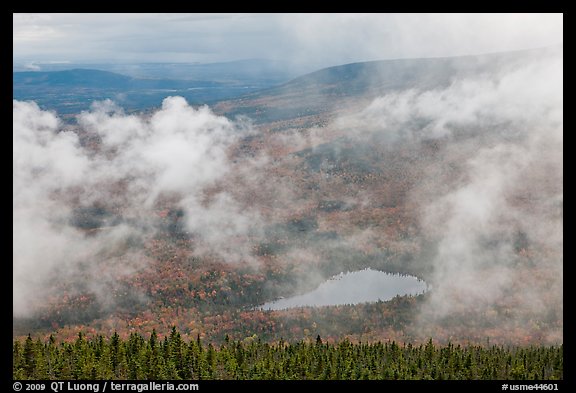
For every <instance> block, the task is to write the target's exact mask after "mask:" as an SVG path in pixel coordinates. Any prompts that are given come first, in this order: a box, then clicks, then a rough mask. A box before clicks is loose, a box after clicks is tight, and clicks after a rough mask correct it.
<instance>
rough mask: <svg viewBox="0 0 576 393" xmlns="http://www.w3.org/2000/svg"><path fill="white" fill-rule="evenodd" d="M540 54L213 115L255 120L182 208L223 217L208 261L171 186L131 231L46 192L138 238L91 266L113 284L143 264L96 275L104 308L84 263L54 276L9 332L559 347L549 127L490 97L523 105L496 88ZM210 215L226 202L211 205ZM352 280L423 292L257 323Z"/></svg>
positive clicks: (358, 82) (367, 68) (279, 96)
mask: <svg viewBox="0 0 576 393" xmlns="http://www.w3.org/2000/svg"><path fill="white" fill-rule="evenodd" d="M553 52H554V51H548V50H540V51H526V52H516V53H504V54H494V55H484V56H467V57H458V58H443V59H415V60H391V61H382V62H371V63H358V64H350V65H344V66H338V67H332V68H328V69H324V70H320V71H318V72H315V73H312V74H309V75H305V76H302V77H300V78H297V79H294V80H292V81H290V82H288V83H286V84H284V85H282V86H279V87H275V88H271V89H266V90H262V91H258V92H253V93H250V94H247V95H245V96H242V97H241V98H237V99H233V100H228V101H223V102H220V103H218V104H217V105H215V106H214V111H215V113H217V114H222V115H226V116H227V117H229V118H235V117H237V116H239V117H238V119H239V121H242V118H243V116H247V117H248V118H250V119H251V121H252V122H253V124H255V131H254V132H252V133H250V134H248V135H242V136H241V137H238V139H237V140H235V142H234V143H233V144H231V145H230V146H227V149H226V157H227V160H228V162H229V163H230V164H229V165H230V170H227V171H224V174H223V175H222V176H220V177H218V178H217V179H216V180H215V181H211V182H208V183H207V184H206V185H204V184H202V187H200V186H198V187H197V188H198V189H200V190H199V191H198V193H199V194H200V195H201V198H200V199H201V201H200V202H199V203H198V204H197V205H194V209H196V210H201V209H202V208H203V207H204V208H205V207H210V206H217V207H218V208H219V209H222V210H223V211H227V212H230V217H229V218H227V217H224V218H222V220H223V221H224V222H226V225H220V226H218V227H217V228H218V231H220V232H222V233H226V234H228V233H232V235H229V236H228V235H227V236H226V237H225V238H224V239H225V242H223V243H218V245H219V246H221V248H214V247H213V248H210V247H209V246H210V244H213V243H210V241H212V240H213V239H212V237H210V236H216V235H217V233H216V234H213V233H212V232H210V229H211V228H210V225H211V223H213V221H210V220H205V221H202V220H204V219H205V218H204V217H200V218H198V222H199V223H194V222H193V223H191V222H190V217H192V214H193V212H191V211H190V210H186V209H185V208H183V207H182V206H183V204H182V203H181V201H182V198H183V197H182V195H180V194H185V192H183V191H179V190H178V189H175V190H176V191H174V190H170V192H165V193H163V194H161V196H160V197H158V198H157V199H155V200H154V203H153V204H152V207H151V208H150V209H151V210H150V214H149V215H148V216H145V217H142V216H139V215H137V214H135V213H134V212H133V206H130V204H129V203H128V202H127V201H130V199H128V198H126V199H121V198H119V199H114V198H109V199H105V198H103V199H102V200H96V201H95V202H94V203H93V204H91V205H89V206H85V202H83V201H82V200H81V198H78V199H75V198H74V197H73V196H72V195H73V193H72V192H71V193H70V194H65V193H64V194H65V197H66V198H68V199H69V200H70V204H71V209H72V216H71V217H72V219H71V221H70V225H71V226H72V227H74V228H75V230H78V231H80V232H81V233H82V234H83V236H86V237H90V236H93V237H97V236H99V234H100V233H102V232H105V231H107V230H110V228H117V227H119V226H120V225H128V226H133V227H139V228H140V227H142V228H148V226H150V227H154V228H155V231H151V233H152V234H151V235H149V236H148V235H147V236H146V237H143V238H136V239H130V241H126V242H124V243H122V244H121V245H118V246H117V248H114V249H112V250H108V251H107V252H109V254H105V257H104V258H103V259H102V260H101V261H100V262H99V264H100V265H99V266H98V269H97V270H96V271H98V272H99V273H102V276H113V275H114V274H115V273H116V272H119V271H120V270H121V269H120V268H119V265H121V264H122V263H123V262H126V263H129V262H130V261H131V259H130V255H131V254H130V251H131V250H137V258H138V260H140V261H145V263H140V264H139V265H138V268H137V269H135V270H134V271H133V272H131V273H130V274H126V275H123V276H120V277H121V278H120V279H117V280H114V281H106V282H105V283H104V284H103V286H104V287H105V288H104V291H105V293H106V297H105V298H104V300H103V299H102V296H101V295H100V292H99V291H97V290H94V289H93V288H92V287H91V285H90V282H91V280H93V276H92V274H94V271H93V270H91V269H90V267H88V266H86V267H83V268H82V269H78V270H77V271H76V272H75V273H74V276H73V278H74V279H73V280H67V281H66V282H62V281H58V279H57V278H54V287H55V288H56V289H57V290H55V291H53V292H52V293H51V296H50V297H49V298H48V302H47V303H46V304H43V305H42V306H41V307H39V309H38V311H37V312H36V313H35V314H34V315H33V316H31V317H29V318H21V319H18V320H15V322H14V334H15V335H16V336H18V335H23V334H26V333H27V332H28V331H29V330H30V329H35V331H36V332H38V334H46V335H47V334H48V332H53V331H57V332H58V334H59V335H60V336H61V337H63V338H72V337H74V336H75V335H76V332H77V331H78V330H79V329H81V330H84V331H85V332H87V333H88V334H89V335H90V334H92V335H94V334H97V333H102V332H103V333H105V334H112V333H113V332H114V331H118V332H119V333H120V335H121V336H124V337H127V336H128V335H129V334H130V333H132V332H141V333H145V332H150V331H151V330H152V329H156V330H157V331H158V332H159V333H161V334H162V333H163V334H167V333H168V331H169V330H170V329H171V327H172V326H176V327H177V328H178V329H179V331H180V332H182V333H183V335H185V336H189V337H190V338H196V336H197V335H200V336H201V337H202V338H204V337H206V338H208V339H210V340H213V341H216V342H219V341H222V340H224V337H225V336H226V335H229V336H230V337H232V338H233V339H238V340H242V339H245V338H249V337H254V335H256V336H257V337H260V338H262V339H264V340H269V341H274V340H278V339H280V338H284V339H288V340H299V339H302V338H305V339H310V340H313V339H314V338H315V337H316V336H317V335H320V336H321V337H322V338H325V339H327V340H329V341H335V340H337V339H339V338H342V337H349V338H351V339H352V340H354V341H358V340H360V341H363V342H365V341H377V340H390V339H394V340H397V341H407V342H416V343H417V342H425V341H426V340H427V339H428V338H429V337H434V338H435V339H437V340H439V341H459V342H474V343H480V344H485V343H486V338H489V339H490V342H491V343H497V342H499V343H516V344H530V343H558V342H559V341H560V342H561V340H562V324H563V320H562V290H561V274H562V267H561V262H562V258H563V256H562V250H561V247H560V248H559V247H558V245H559V244H561V229H560V235H558V228H559V227H560V228H561V223H562V198H561V196H562V170H561V168H562V167H561V156H562V153H561V149H560V151H559V150H558V146H559V144H560V146H561V139H560V140H559V141H558V132H557V131H558V129H561V127H562V123H561V120H560V121H559V120H558V118H557V117H556V115H557V111H556V112H555V111H554V110H553V109H557V108H556V107H550V108H548V107H546V106H545V105H546V104H544V105H541V106H539V107H538V106H537V107H536V109H534V110H533V112H532V113H530V115H532V116H538V117H534V118H531V117H530V116H528V114H527V113H526V111H525V109H526V104H525V103H524V101H522V100H518V103H517V101H514V100H512V101H508V100H509V96H510V94H509V92H510V91H512V92H514V93H515V92H519V94H520V95H522V93H523V90H522V89H519V88H518V87H517V85H516V84H514V83H515V81H516V80H520V81H522V82H526V78H527V77H530V76H533V75H536V76H541V75H546V76H547V77H548V76H550V71H551V70H556V68H555V67H557V64H556V63H555V62H554V61H552V60H551V64H552V65H551V66H549V64H548V63H547V62H545V61H544V62H543V65H541V64H540V63H539V61H541V59H547V58H548V57H551V58H554V56H557V53H553ZM551 53H552V54H551ZM533 64H536V65H533ZM130 81H133V80H132V79H130V80H129V79H122V78H120V79H119V80H118V81H116V80H115V79H114V80H113V81H112V82H113V83H121V84H122V83H124V84H127V85H129V84H130V83H133V82H130ZM511 81H512V82H514V83H512V82H511ZM532 81H533V82H534V83H535V84H536V82H537V81H536V80H535V79H534V80H532ZM545 85H546V84H545ZM509 86H512V87H509ZM553 86H554V85H553ZM536 87H538V89H540V90H534V91H536V92H537V93H538V94H537V95H538V96H541V97H542V100H548V101H550V100H549V98H550V97H549V96H548V95H546V94H547V93H548V91H547V90H546V89H545V86H544V87H542V86H540V85H537V84H536ZM534 91H532V90H530V89H528V90H527V93H526V94H525V95H526V96H528V97H529V98H530V99H532V98H533V96H532V95H531V94H534ZM542 92H543V93H542ZM553 92H556V90H554V91H553ZM478 97H480V98H481V100H480V101H478ZM510 102H512V105H511V108H512V109H510V107H509V106H505V105H502V103H510ZM529 102H530V103H531V102H532V101H529ZM551 105H556V104H555V102H553V103H552V104H551ZM519 109H520V110H519ZM524 116H527V117H526V118H528V120H529V121H525V120H524V119H525V117H524ZM105 119H106V118H105ZM80 123H81V122H80ZM241 124H243V123H241ZM94 127H95V126H94ZM75 133H76V135H78V136H79V143H80V145H81V146H82V147H83V148H84V149H86V151H89V152H90V154H93V155H97V156H98V155H102V156H104V157H113V156H114V154H117V152H116V151H115V150H114V149H108V150H106V149H107V147H106V145H105V143H104V142H105V138H104V137H102V136H101V135H96V134H94V133H91V131H90V129H89V128H87V129H84V128H82V126H81V125H80V126H79V127H78V128H77V129H75ZM543 135H544V136H545V137H546V139H543V138H544V136H543ZM103 140H104V142H103ZM558 159H560V163H559V161H558ZM119 162H122V161H119ZM186 163H187V164H188V165H190V164H189V163H188V161H186ZM194 164H195V163H194ZM199 167H200V166H199ZM195 174H199V175H198V176H200V175H202V171H200V170H198V172H195ZM130 175H131V176H126V178H122V179H118V180H117V182H116V183H114V184H106V185H104V186H102V188H103V189H105V190H108V191H109V193H108V194H104V195H114V196H117V195H122V193H124V192H127V191H126V190H130V189H131V183H130V182H131V181H133V179H134V178H137V175H133V174H130ZM134 183H135V184H136V186H138V185H139V183H136V182H134ZM108 191H107V192H108ZM196 191H197V189H194V192H196ZM78 192H79V191H78ZM189 192H192V191H189ZM223 195H225V197H223ZM221 201H224V202H221ZM226 201H233V202H234V206H237V207H235V208H234V209H233V210H225V209H224V208H225V207H226V206H227V205H226V204H225V202H226ZM131 209H132V210H131ZM143 210H144V208H143ZM222 210H221V211H222ZM144 211H146V212H148V210H144ZM248 213H250V214H248ZM213 216H218V215H217V214H215V213H214V214H213ZM232 216H233V217H232ZM237 216H241V217H237ZM210 219H212V216H211V217H210ZM228 221H230V222H232V221H234V224H229V223H228ZM218 223H220V222H218ZM535 223H538V226H540V228H537V227H538V226H537V225H535ZM234 225H236V226H234ZM231 227H232V229H231ZM238 228H240V229H238ZM245 228H247V229H245ZM218 231H216V232H218ZM555 236H556V237H555ZM557 236H560V240H558V238H557ZM367 267H370V268H373V269H378V270H382V271H386V272H394V273H402V274H411V275H415V276H417V277H420V278H423V279H425V280H426V281H428V282H430V283H431V285H432V288H433V289H432V291H431V292H430V293H426V294H423V295H418V296H415V297H398V298H395V299H393V300H391V301H387V302H377V303H373V304H362V305H355V306H353V305H343V306H333V307H323V308H319V309H314V308H300V309H293V310H284V311H262V310H258V309H257V306H258V305H260V304H263V303H264V302H267V301H270V300H273V299H276V298H278V297H281V296H291V295H294V294H297V293H303V292H306V291H308V290H310V289H313V288H314V287H316V286H318V285H319V284H320V283H321V282H322V281H324V280H325V279H327V278H328V277H330V276H332V275H334V274H338V273H340V272H342V271H346V270H360V269H364V268H367ZM559 285H560V287H558V286H559ZM100 290H101V289H100Z"/></svg>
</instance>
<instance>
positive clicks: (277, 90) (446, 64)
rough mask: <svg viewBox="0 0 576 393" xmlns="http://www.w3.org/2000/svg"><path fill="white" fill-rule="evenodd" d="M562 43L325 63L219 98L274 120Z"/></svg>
mask: <svg viewBox="0 0 576 393" xmlns="http://www.w3.org/2000/svg"><path fill="white" fill-rule="evenodd" d="M557 50H558V49H557V48H544V49H535V50H527V51H517V52H504V53H497V54H486V55H475V56H461V57H446V58H424V59H400V60H382V61H372V62H364V63H353V64H345V65H340V66H335V67H330V68H325V69H322V70H319V71H316V72H313V73H310V74H307V75H304V76H301V77H298V78H295V79H293V80H291V81H290V82H287V83H285V84H283V85H281V86H278V87H273V88H270V89H265V90H260V91H257V92H254V93H251V94H248V95H245V96H243V97H241V98H238V99H235V100H234V101H232V102H224V103H219V104H217V105H216V106H215V109H216V111H217V112H219V113H223V114H226V115H228V116H233V115H236V114H244V115H247V116H249V117H251V118H253V119H255V120H256V121H257V122H262V123H268V122H274V121H281V120H290V119H295V118H301V117H303V116H312V115H317V114H320V113H326V112H331V111H339V110H342V109H344V108H346V107H348V106H351V105H357V104H358V102H354V101H358V100H360V99H364V100H371V99H374V98H375V97H377V96H378V95H382V94H386V93H392V92H395V91H402V90H407V89H416V90H419V91H425V90H432V89H440V88H446V87H448V86H450V84H452V83H454V82H456V81H458V80H460V79H466V78H471V77H478V76H481V75H483V74H495V73H501V72H504V71H506V70H507V69H513V68H514V67H519V66H521V65H522V64H524V63H526V62H527V61H530V60H532V59H535V58H538V57H542V56H544V57H545V56H547V55H548V54H549V53H553V52H554V51H557Z"/></svg>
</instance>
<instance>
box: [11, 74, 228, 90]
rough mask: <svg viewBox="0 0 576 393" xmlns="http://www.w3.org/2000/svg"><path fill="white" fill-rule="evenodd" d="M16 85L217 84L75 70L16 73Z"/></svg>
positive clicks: (158, 86)
mask: <svg viewBox="0 0 576 393" xmlns="http://www.w3.org/2000/svg"><path fill="white" fill-rule="evenodd" d="M12 84H13V86H14V87H15V88H21V87H25V86H30V87H32V86H34V87H54V88H56V87H75V88H97V89H184V88H189V87H214V86H219V85H220V84H219V83H217V82H211V81H200V82H199V81H190V80H188V81H183V80H170V79H139V78H132V77H129V76H126V75H120V74H116V73H114V72H109V71H100V70H89V69H73V70H66V71H49V72H34V71H29V72H14V73H13V74H12Z"/></svg>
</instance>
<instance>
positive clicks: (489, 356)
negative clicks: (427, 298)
mask: <svg viewBox="0 0 576 393" xmlns="http://www.w3.org/2000/svg"><path fill="white" fill-rule="evenodd" d="M13 377H14V379H133V380H142V379H188V380H205V379H268V380H270V379H279V380H287V379H299V380H302V379H335V380H347V379H401V380H404V379H434V380H444V379H516V380H541V379H543V380H550V379H563V345H559V346H545V347H536V346H531V347H507V346H498V345H493V346H491V347H485V346H475V345H474V346H473V345H470V346H460V345H453V344H450V343H449V344H447V345H444V346H437V345H436V344H434V343H433V342H432V340H430V341H428V343H427V344H421V345H418V346H415V345H414V346H413V345H411V344H403V345H398V344H397V343H396V342H394V341H393V342H386V343H382V342H377V343H351V342H350V341H348V340H343V341H340V342H338V343H334V344H331V343H326V342H323V341H322V339H321V338H320V336H318V337H317V338H316V341H315V342H314V341H312V342H305V341H300V342H296V343H288V342H284V341H283V340H280V341H279V342H276V343H273V344H271V343H266V342H262V341H260V340H258V339H256V338H254V339H249V340H243V341H235V340H230V339H229V338H228V337H226V339H225V340H224V343H223V344H222V345H219V346H215V345H213V344H211V343H209V344H207V345H206V344H205V343H203V342H201V340H200V338H197V339H196V340H191V341H188V342H187V341H186V340H184V339H183V338H182V337H181V335H180V333H179V332H178V331H177V329H176V328H173V329H172V331H171V333H170V334H169V335H167V336H165V337H164V339H160V338H159V337H158V335H157V334H156V332H155V331H153V332H152V334H151V335H150V337H149V338H147V339H146V338H144V337H143V336H141V335H139V334H135V333H134V334H131V335H130V337H129V338H127V339H126V340H123V339H121V338H120V336H119V335H118V334H116V333H115V334H114V335H112V336H111V337H110V338H104V337H103V336H101V335H100V336H97V337H95V338H92V339H87V338H86V337H85V336H84V335H83V334H82V333H79V335H78V338H77V339H76V340H75V341H74V342H60V343H57V342H56V340H55V339H54V338H53V337H50V338H49V339H48V340H47V341H46V342H43V341H41V340H40V339H36V340H33V339H32V338H31V336H28V337H27V338H26V339H25V340H23V341H14V342H13Z"/></svg>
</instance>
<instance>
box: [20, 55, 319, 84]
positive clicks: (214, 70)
mask: <svg viewBox="0 0 576 393" xmlns="http://www.w3.org/2000/svg"><path fill="white" fill-rule="evenodd" d="M30 66H31V65H30V64H27V65H26V64H13V67H12V71H13V72H21V71H29V67H30ZM32 66H34V67H35V68H37V70H36V71H42V72H48V71H68V70H71V69H83V70H102V71H108V72H114V73H117V74H122V75H127V76H130V77H132V78H138V79H176V80H195V81H216V82H225V83H243V84H248V83H251V84H256V85H258V86H260V87H268V86H271V85H273V84H274V85H275V84H280V83H284V82H286V81H288V80H290V79H292V78H294V77H296V76H298V75H302V74H303V73H305V72H308V71H309V70H301V69H293V68H292V67H289V66H288V65H287V64H286V63H285V62H281V61H275V60H267V59H244V60H237V61H230V62H221V63H206V64H198V63H136V64H129V63H128V64H106V63H94V64H66V63H61V64H43V63H39V64H32Z"/></svg>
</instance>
